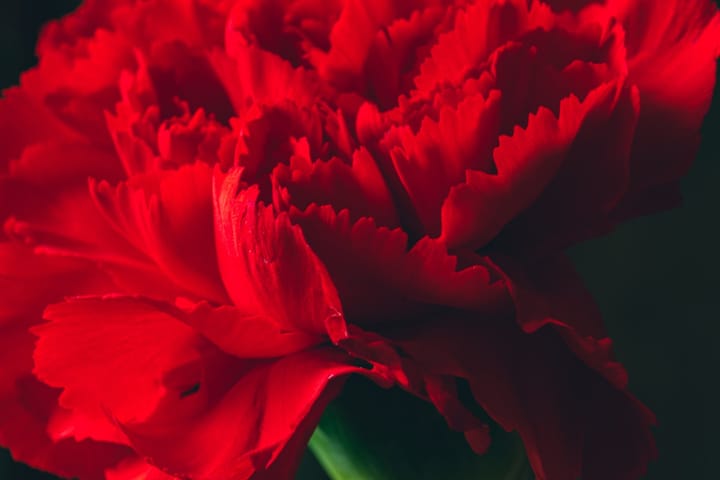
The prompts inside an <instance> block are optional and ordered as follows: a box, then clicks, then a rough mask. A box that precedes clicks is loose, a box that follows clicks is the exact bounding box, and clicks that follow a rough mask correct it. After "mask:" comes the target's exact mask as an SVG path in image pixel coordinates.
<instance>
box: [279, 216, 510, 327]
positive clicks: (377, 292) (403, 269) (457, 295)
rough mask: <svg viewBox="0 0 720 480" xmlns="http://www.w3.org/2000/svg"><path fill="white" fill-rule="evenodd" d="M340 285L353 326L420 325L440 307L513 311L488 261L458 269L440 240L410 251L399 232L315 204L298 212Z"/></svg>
mask: <svg viewBox="0 0 720 480" xmlns="http://www.w3.org/2000/svg"><path fill="white" fill-rule="evenodd" d="M292 218H293V221H294V222H297V223H298V224H300V225H301V226H302V227H303V230H304V232H306V233H305V235H306V237H307V239H308V242H309V243H310V245H311V246H312V247H313V250H314V251H315V252H317V254H318V256H319V257H320V258H321V259H322V261H323V263H324V264H325V265H326V266H327V268H328V271H329V272H330V274H331V276H332V278H333V279H334V281H335V282H336V283H337V285H338V292H339V293H340V297H341V298H342V304H343V308H344V310H345V312H346V314H347V316H348V318H349V319H351V321H352V322H353V323H357V324H360V325H366V324H373V323H378V322H391V323H399V322H403V321H409V320H413V321H417V319H418V318H419V317H422V316H425V315H427V312H428V310H429V309H432V308H433V306H450V307H455V308H465V309H471V310H476V311H484V312H491V311H497V310H502V308H504V307H506V306H507V303H506V302H505V298H504V295H503V291H504V287H503V285H502V283H501V282H500V283H497V282H493V279H492V278H491V276H490V273H489V271H488V269H487V268H486V267H485V266H484V265H481V264H477V265H472V266H468V267H467V268H463V269H459V268H458V265H457V263H458V262H457V259H456V258H455V257H454V256H451V255H448V253H447V250H446V248H445V246H444V245H443V244H442V243H440V242H439V241H437V240H433V239H430V238H427V237H425V238H423V239H422V240H420V241H419V242H418V243H417V244H415V245H414V246H413V247H412V248H411V249H410V250H409V251H408V248H409V247H408V240H407V235H406V234H405V233H404V232H403V231H402V230H400V229H395V230H390V229H387V228H383V227H378V226H376V224H375V223H374V221H373V220H371V219H368V218H363V219H360V220H359V221H357V222H356V223H355V224H352V223H351V220H350V217H349V215H348V212H347V211H343V212H340V213H339V214H337V215H336V214H335V212H334V210H333V209H332V208H331V207H316V206H311V207H310V208H308V209H307V210H306V211H305V212H298V211H295V212H293V213H292Z"/></svg>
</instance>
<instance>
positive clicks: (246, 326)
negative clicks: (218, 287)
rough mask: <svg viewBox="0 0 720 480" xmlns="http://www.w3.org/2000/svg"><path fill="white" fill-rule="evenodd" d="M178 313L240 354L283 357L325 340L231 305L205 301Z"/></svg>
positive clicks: (227, 349) (221, 345)
mask: <svg viewBox="0 0 720 480" xmlns="http://www.w3.org/2000/svg"><path fill="white" fill-rule="evenodd" d="M174 315H175V316H176V317H177V318H179V319H180V320H182V321H184V322H185V323H187V324H188V325H190V326H191V327H193V328H194V329H195V330H196V331H198V332H199V333H201V334H202V335H203V336H205V337H206V338H207V339H208V340H210V341H211V342H213V343H214V344H215V345H217V346H218V347H219V348H220V349H221V350H222V351H224V352H226V353H228V354H230V355H233V356H235V357H239V358H271V357H280V356H283V355H288V354H291V353H295V352H299V351H301V350H305V349H307V348H309V347H312V346H314V345H317V344H319V343H323V342H324V341H325V338H324V337H323V336H318V335H309V334H306V333H303V332H300V331H288V330H285V329H284V328H283V327H281V326H278V325H277V324H276V323H275V322H273V321H272V320H269V319H267V318H264V317H262V316H253V315H248V314H247V313H243V312H242V311H241V310H239V309H237V308H235V307H230V306H222V307H217V308H213V307H211V306H210V305H208V304H206V303H202V304H199V305H192V306H189V308H188V311H187V312H185V311H175V312H174Z"/></svg>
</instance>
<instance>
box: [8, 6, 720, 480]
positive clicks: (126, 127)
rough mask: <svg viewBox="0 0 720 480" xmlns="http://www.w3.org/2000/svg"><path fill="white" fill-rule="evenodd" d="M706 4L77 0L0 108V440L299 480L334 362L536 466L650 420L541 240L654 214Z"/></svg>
mask: <svg viewBox="0 0 720 480" xmlns="http://www.w3.org/2000/svg"><path fill="white" fill-rule="evenodd" d="M719 45H720V17H719V16H718V14H717V12H716V10H715V7H713V6H712V4H711V2H710V1H707V0H702V1H695V0H692V1H691V0H670V1H668V2H656V1H650V0H607V1H606V2H590V1H586V2H582V1H576V2H573V1H561V0H553V1H549V2H548V3H542V2H540V1H536V0H532V1H526V0H506V1H500V0H496V1H447V0H445V1H443V0H425V1H402V0H393V1H385V0H382V1H379V0H377V1H375V0H333V1H330V2H325V1H322V2H321V1H312V0H237V1H229V0H227V1H223V0H181V1H170V0H150V1H133V0H116V1H112V2H105V1H100V0H97V1H86V2H85V4H84V5H83V6H82V7H80V8H79V9H78V10H77V11H76V12H75V13H73V14H71V15H69V16H67V17H66V18H63V19H61V20H59V21H56V22H53V23H51V24H49V25H48V26H47V27H46V28H45V30H44V31H43V33H42V35H41V38H40V41H39V45H38V55H39V58H40V61H39V64H38V66H37V67H35V68H34V69H32V70H30V71H28V72H26V73H25V74H23V76H22V77H21V80H20V85H19V86H18V87H15V88H11V89H9V90H7V91H5V92H4V98H3V99H2V100H1V101H0V125H1V126H2V132H3V136H4V141H3V142H2V145H1V146H0V162H1V165H2V173H1V175H2V176H1V177H0V195H1V196H2V203H1V204H0V209H2V210H1V213H2V216H3V219H4V226H5V228H4V233H2V243H0V282H1V284H2V287H3V294H2V297H1V298H0V328H1V329H2V336H0V352H1V353H0V359H1V360H0V361H2V365H3V369H2V373H1V375H2V376H1V377H0V379H1V380H2V381H1V382H0V401H1V402H2V406H3V411H4V414H3V416H2V417H1V418H0V444H2V445H3V446H6V447H8V448H9V449H10V450H11V452H12V454H13V456H14V457H15V458H16V459H18V460H20V461H23V462H26V463H28V464H30V465H32V466H34V467H37V468H41V469H44V470H47V471H50V472H53V473H56V474H58V475H61V476H66V477H77V478H80V479H81V480H84V479H103V478H106V479H108V480H130V479H140V478H142V479H145V480H161V479H171V478H176V477H177V478H189V479H197V480H218V479H223V480H224V479H232V480H236V479H237V480H239V479H248V478H254V479H262V478H268V479H283V478H292V475H293V473H294V469H295V467H296V466H297V462H298V460H299V457H300V455H301V454H302V452H303V450H304V446H305V443H306V442H307V439H308V438H309V435H310V434H311V433H312V431H313V429H314V427H315V425H316V423H317V421H318V419H319V416H320V415H321V413H322V410H323V408H324V406H325V405H326V404H327V403H328V402H329V401H330V400H331V399H332V398H333V396H334V395H335V394H336V393H337V392H338V391H339V389H340V388H341V386H342V381H343V379H344V378H346V377H347V376H348V375H351V374H358V375H364V376H367V377H369V378H371V379H372V380H374V381H375V382H377V383H378V384H379V385H381V386H384V387H389V386H391V385H398V386H400V387H402V388H404V389H405V390H407V391H408V392H409V393H411V394H414V395H417V396H419V397H421V398H424V399H427V400H428V401H430V402H432V403H433V404H434V405H435V406H436V407H437V409H438V411H439V412H440V413H441V414H442V415H443V416H444V417H445V418H446V419H447V422H448V425H449V427H450V428H452V429H455V430H459V431H462V432H464V433H465V436H466V438H467V440H468V442H469V444H470V445H471V446H472V448H473V449H474V450H475V451H476V452H477V453H478V454H481V453H483V451H484V450H485V449H486V448H487V446H488V444H489V442H490V441H491V439H490V438H489V434H488V429H487V426H486V425H484V424H483V423H482V421H481V420H479V419H477V418H476V417H475V416H474V415H473V414H472V413H471V412H470V410H469V409H467V408H466V406H465V405H464V404H463V402H461V401H460V399H459V397H458V382H462V383H466V384H467V385H469V388H470V390H471V392H472V396H473V399H474V401H475V402H476V403H477V405H479V406H480V407H482V408H483V409H484V410H485V411H486V412H487V413H488V414H489V415H490V416H491V417H492V418H493V419H494V420H495V421H496V422H498V423H499V424H500V425H501V426H502V427H503V428H505V429H508V430H516V431H517V432H518V433H519V435H520V437H521V438H522V440H523V443H524V445H525V449H526V451H527V454H528V457H529V460H530V462H531V465H532V468H533V470H534V472H535V475H536V477H537V478H538V479H548V480H574V479H576V478H578V477H582V478H583V479H586V480H593V479H598V480H606V479H620V480H622V479H635V478H639V477H640V476H641V475H642V473H643V472H644V470H645V466H646V464H647V462H648V461H649V460H650V459H651V458H653V456H654V455H655V450H654V443H653V440H652V437H651V435H650V432H649V426H650V425H651V424H652V423H653V421H654V420H653V416H652V414H651V413H650V412H648V411H647V410H646V409H645V408H644V407H643V406H642V404H640V403H639V402H638V401H637V400H635V399H634V398H633V397H632V396H631V395H630V394H629V393H628V392H627V391H626V382H627V380H626V375H625V373H624V371H623V369H622V367H621V366H620V365H619V364H618V363H617V362H616V361H615V360H614V359H613V357H612V353H611V348H610V341H609V339H608V338H607V336H606V334H605V332H604V329H603V325H602V321H601V320H600V318H599V314H598V312H597V310H596V308H595V307H594V304H593V301H592V299H591V298H590V296H589V294H588V293H587V292H586V291H585V290H584V289H583V288H582V286H581V283H580V281H579V280H578V278H577V276H576V274H575V273H574V272H573V269H572V267H571V265H570V263H569V261H568V260H567V259H566V258H565V257H564V256H563V250H564V249H565V248H566V247H568V246H570V245H572V244H573V243H575V242H578V241H580V240H583V239H586V238H589V237H591V236H594V235H598V234H602V233H604V232H607V231H608V230H610V229H611V228H612V227H613V226H614V225H615V224H616V223H617V222H618V221H621V220H623V219H626V218H629V217H632V216H635V215H638V214H643V213H648V212H651V211H654V210H658V209H662V208H667V207H669V206H672V205H674V204H675V202H676V201H677V194H678V186H677V185H678V180H679V179H680V177H681V176H682V174H683V173H684V172H685V171H686V169H687V168H688V165H689V163H690V162H691V160H692V159H693V157H694V155H695V151H696V149H697V146H698V141H699V137H698V135H699V129H700V125H701V122H702V119H703V116H704V114H705V113H706V111H707V109H708V107H709V103H710V99H711V95H712V89H713V85H714V82H715V60H716V58H717V56H718V51H719Z"/></svg>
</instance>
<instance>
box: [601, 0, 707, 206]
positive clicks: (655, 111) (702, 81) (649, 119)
mask: <svg viewBox="0 0 720 480" xmlns="http://www.w3.org/2000/svg"><path fill="white" fill-rule="evenodd" d="M608 11H609V15H612V16H615V17H617V18H618V19H619V20H620V21H621V22H622V23H623V25H624V27H625V29H626V31H627V48H628V57H629V60H628V63H629V72H630V81H631V82H632V83H635V84H636V85H637V86H638V88H639V90H640V119H639V122H638V129H637V135H636V138H635V143H634V145H633V152H632V163H631V190H632V191H633V192H640V193H642V192H644V191H646V190H650V189H652V188H654V187H657V186H661V185H663V184H666V183H669V182H673V181H676V180H677V179H679V178H680V177H681V176H682V175H684V174H685V172H686V171H687V169H688V168H689V166H690V163H691V162H692V161H693V159H694V158H695V155H696V153H697V148H698V146H699V132H700V127H701V125H702V122H703V118H704V117H705V114H706V113H707V111H708V109H709V107H710V102H711V99H712V95H713V87H714V85H715V77H716V60H717V58H718V56H719V55H720V13H718V10H717V6H716V5H715V4H714V2H710V1H707V0H701V1H696V0H672V1H668V2H664V3H663V4H662V5H660V4H659V3H657V2H652V1H646V0H613V1H611V2H609V5H608ZM636 197H637V198H636V199H639V200H642V198H643V196H642V195H637V196H636Z"/></svg>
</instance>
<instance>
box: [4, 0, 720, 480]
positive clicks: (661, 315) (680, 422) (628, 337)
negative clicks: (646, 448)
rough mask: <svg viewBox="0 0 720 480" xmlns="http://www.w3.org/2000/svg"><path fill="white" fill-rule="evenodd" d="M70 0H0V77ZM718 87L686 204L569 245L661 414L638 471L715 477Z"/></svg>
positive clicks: (312, 472) (16, 67)
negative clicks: (653, 450)
mask: <svg viewBox="0 0 720 480" xmlns="http://www.w3.org/2000/svg"><path fill="white" fill-rule="evenodd" d="M76 3H77V2H75V1H69V0H3V1H2V3H0V86H1V87H3V88H4V87H7V86H9V85H12V84H14V83H16V82H17V78H18V75H19V73H20V72H21V71H23V70H25V69H27V68H29V67H31V66H32V65H33V64H34V62H35V58H34V54H33V49H34V42H35V38H36V36H37V32H38V29H39V27H40V25H41V24H42V23H44V22H45V21H46V20H47V19H49V18H53V17H57V16H59V15H61V14H63V13H64V12H66V11H69V10H70V9H71V8H72V7H73V6H74V5H75V4H76ZM717 92H718V89H717V88H716V95H715V101H714V104H713V107H712V109H711V112H710V114H709V115H708V117H707V119H706V122H705V127H704V136H703V139H704V140H703V148H702V151H701V153H700V156H699V158H698V160H697V162H696V164H695V166H694V167H693V169H692V171H691V173H690V175H689V176H688V177H687V178H686V179H685V182H684V191H685V204H684V206H683V207H682V208H679V209H676V210H673V211H670V212H666V213H662V214H659V215H655V216H652V217H647V218H641V219H637V220H634V221H632V222H630V223H628V224H626V225H624V226H623V227H621V228H620V229H618V230H617V231H616V232H614V233H613V234H611V235H609V236H607V237H604V238H601V239H597V240H594V241H592V242H588V243H586V244H583V245H581V246H579V247H576V248H575V249H574V251H573V252H572V255H573V257H574V258H575V260H576V263H577V265H578V267H579V269H580V271H581V273H582V274H583V276H584V278H585V280H586V282H587V284H588V286H589V288H590V290H591V291H592V292H593V293H594V295H595V296H596V298H597V300H598V302H599V303H600V305H601V308H602V310H603V313H604V315H605V318H606V321H607V323H608V326H609V330H610V333H611V335H612V337H613V338H614V339H615V345H616V349H617V352H618V356H619V357H620V360H622V361H623V362H624V364H625V365H626V367H627V369H628V371H629V372H630V378H631V389H632V390H633V391H634V392H635V393H636V394H637V395H638V396H639V397H640V398H641V399H642V400H643V401H644V402H645V403H647V405H648V406H649V407H650V408H651V409H652V410H653V411H654V412H655V413H656V415H657V417H658V419H659V426H658V427H657V429H656V438H657V441H658V447H659V450H660V459H659V460H658V461H656V462H655V463H653V464H652V465H651V468H650V473H649V474H648V476H647V477H646V478H648V479H650V480H680V479H693V480H694V479H698V480H705V479H707V480H711V479H715V478H720V473H718V472H720V468H719V467H718V465H717V463H718V460H717V458H718V452H719V451H720V441H719V440H718V439H719V438H720V422H719V421H718V420H719V419H720V415H718V413H717V409H718V408H720V395H718V389H717V382H718V378H719V377H718V372H717V368H718V367H720V355H718V350H719V349H718V343H719V342H720V280H719V279H718V275H720V253H719V247H720V225H719V224H718V223H719V222H720V214H719V212H718V209H719V207H720V138H719V135H720V101H719V99H720V95H718V93H717ZM0 141H2V132H0ZM0 294H1V292H0ZM0 368H2V367H1V366H0ZM2 414H3V412H0V415H2ZM399 428H400V429H402V426H399ZM320 477H321V474H320V473H319V471H318V469H317V466H316V465H315V464H314V463H313V462H312V460H311V459H310V458H308V459H306V462H305V464H304V468H303V474H302V478H307V479H313V480H317V479H318V478H320ZM52 478H53V477H51V476H48V475H44V474H42V473H39V472H33V471H31V470H30V469H27V468H25V467H24V466H22V465H18V464H14V463H13V462H12V461H11V459H10V457H9V455H8V454H7V452H5V451H0V479H2V480H39V479H48V480H49V479H52ZM398 480H404V479H398ZM608 480H613V479H608Z"/></svg>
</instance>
